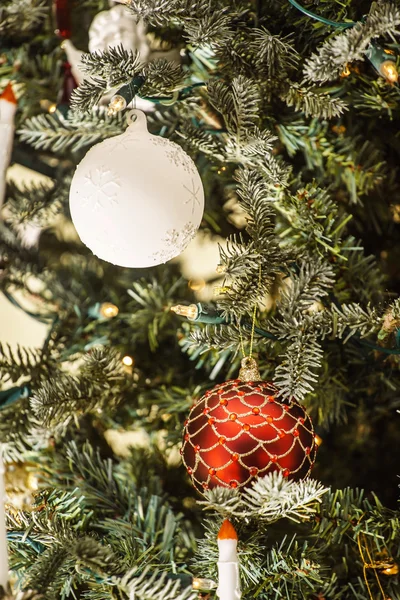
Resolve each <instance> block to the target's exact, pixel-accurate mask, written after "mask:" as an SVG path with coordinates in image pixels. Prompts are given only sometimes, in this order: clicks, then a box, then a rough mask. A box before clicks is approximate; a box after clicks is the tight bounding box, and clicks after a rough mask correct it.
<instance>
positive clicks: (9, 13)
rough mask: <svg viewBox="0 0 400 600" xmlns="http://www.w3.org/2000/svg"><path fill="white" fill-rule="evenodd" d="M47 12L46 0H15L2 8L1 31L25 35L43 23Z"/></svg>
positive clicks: (6, 33) (13, 34)
mask: <svg viewBox="0 0 400 600" xmlns="http://www.w3.org/2000/svg"><path fill="white" fill-rule="evenodd" d="M47 12H48V8H47V4H46V1H45V0H13V1H12V2H10V3H9V4H8V5H6V6H2V7H1V8H0V33H1V34H2V35H7V36H18V35H21V34H22V35H25V34H26V33H28V32H29V31H31V30H32V29H35V28H36V27H38V25H40V24H41V23H42V21H43V20H44V19H45V18H46V16H47Z"/></svg>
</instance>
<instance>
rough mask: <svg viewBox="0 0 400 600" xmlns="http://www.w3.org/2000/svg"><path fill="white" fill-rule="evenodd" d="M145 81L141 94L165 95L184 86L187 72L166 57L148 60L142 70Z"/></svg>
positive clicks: (141, 73)
mask: <svg viewBox="0 0 400 600" xmlns="http://www.w3.org/2000/svg"><path fill="white" fill-rule="evenodd" d="M140 75H141V76H142V77H143V78H144V80H145V82H144V84H143V86H142V87H141V88H140V96H143V97H144V96H163V95H165V94H168V95H169V94H172V93H173V92H175V91H176V90H178V89H180V88H182V86H183V85H184V80H185V77H186V74H185V72H184V70H183V69H182V66H181V65H180V64H178V63H176V62H174V61H170V60H166V59H165V58H157V59H155V60H152V61H151V62H148V63H147V64H146V65H144V66H143V68H142V69H141V70H140Z"/></svg>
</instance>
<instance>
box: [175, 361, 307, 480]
mask: <svg viewBox="0 0 400 600" xmlns="http://www.w3.org/2000/svg"><path fill="white" fill-rule="evenodd" d="M250 361H251V365H252V368H251V369H249V365H250ZM242 365H243V368H242V369H241V372H240V379H232V380H230V381H226V382H225V383H221V384H219V385H216V386H215V387H214V388H213V389H212V390H209V391H208V392H206V394H205V395H204V396H203V397H202V398H200V400H199V401H198V402H197V403H196V404H195V406H194V407H193V408H192V410H191V411H190V414H189V418H188V419H187V421H186V425H185V429H184V438H183V446H182V450H181V454H182V458H183V462H184V464H185V466H186V468H187V471H188V473H189V475H190V476H191V478H192V480H193V483H194V485H195V487H196V488H197V489H198V490H200V491H203V490H205V489H208V488H213V487H215V486H217V485H221V486H223V487H231V488H241V487H245V486H248V485H249V484H250V482H251V481H252V480H253V479H254V478H256V477H262V476H264V475H267V474H268V473H272V472H273V471H282V474H283V475H284V477H289V479H293V480H299V479H304V478H306V477H307V476H308V475H309V474H310V471H311V468H312V466H313V464H314V461H315V455H316V449H317V445H316V443H315V439H314V428H313V425H312V422H311V419H310V417H309V416H308V414H307V413H306V411H305V410H304V408H303V407H302V406H301V405H300V404H299V403H298V402H296V401H295V400H293V399H292V400H291V401H290V402H282V401H280V400H279V399H278V397H277V395H278V390H277V388H276V387H275V386H274V385H273V384H272V383H270V382H267V381H249V374H250V375H252V376H253V377H254V378H255V379H256V378H257V374H258V371H257V369H256V365H255V361H254V360H253V359H249V358H246V359H244V360H243V361H242Z"/></svg>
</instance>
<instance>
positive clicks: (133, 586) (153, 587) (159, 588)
mask: <svg viewBox="0 0 400 600" xmlns="http://www.w3.org/2000/svg"><path fill="white" fill-rule="evenodd" d="M114 581H115V583H116V584H117V585H118V587H121V588H122V589H124V590H125V591H126V593H127V594H128V595H130V596H133V595H134V596H135V598H138V600H195V599H196V598H197V596H198V592H195V591H193V590H192V587H191V586H190V587H187V588H184V589H182V586H181V583H180V581H179V580H175V581H174V580H173V579H168V575H167V574H166V573H160V572H157V571H154V572H151V571H150V569H149V568H147V569H144V571H143V572H142V573H141V574H140V575H139V576H137V574H136V570H133V571H131V572H130V573H127V574H126V575H125V576H124V577H123V578H122V579H121V580H114Z"/></svg>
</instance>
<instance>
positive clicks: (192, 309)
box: [171, 304, 199, 321]
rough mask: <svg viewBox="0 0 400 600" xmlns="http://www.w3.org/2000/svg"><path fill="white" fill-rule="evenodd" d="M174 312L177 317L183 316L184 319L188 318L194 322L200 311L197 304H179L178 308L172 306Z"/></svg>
mask: <svg viewBox="0 0 400 600" xmlns="http://www.w3.org/2000/svg"><path fill="white" fill-rule="evenodd" d="M171 310H172V312H174V313H176V314H177V315H181V316H182V317H186V318H187V319H189V320H190V321H194V319H196V318H197V317H198V314H199V309H198V308H197V306H196V305H195V304H189V306H184V305H183V304H177V305H176V306H171Z"/></svg>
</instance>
